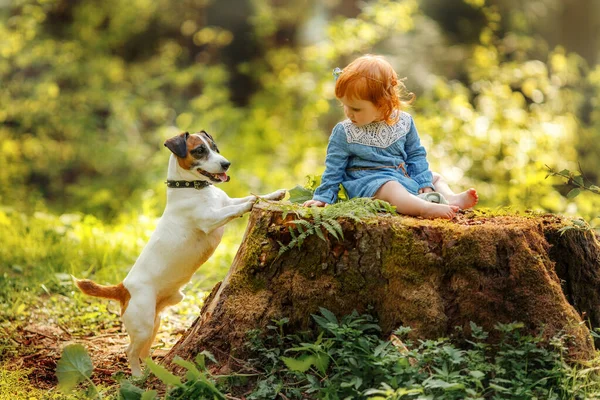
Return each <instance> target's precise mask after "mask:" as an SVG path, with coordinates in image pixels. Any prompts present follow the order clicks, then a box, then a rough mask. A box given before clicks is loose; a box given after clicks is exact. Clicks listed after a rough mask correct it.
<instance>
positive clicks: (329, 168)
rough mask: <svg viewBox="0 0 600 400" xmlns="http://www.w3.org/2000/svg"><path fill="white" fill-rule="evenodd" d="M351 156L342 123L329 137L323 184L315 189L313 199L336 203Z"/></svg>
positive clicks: (322, 178)
mask: <svg viewBox="0 0 600 400" xmlns="http://www.w3.org/2000/svg"><path fill="white" fill-rule="evenodd" d="M349 156H350V154H349V152H348V141H347V140H346V131H345V130H344V127H343V126H342V125H341V124H337V125H336V126H335V128H333V132H332V134H331V136H330V137H329V144H328V145H327V156H326V157H325V172H324V173H323V176H322V177H321V185H319V187H318V188H317V190H315V194H314V195H313V200H316V201H320V202H323V203H326V204H332V203H335V201H336V200H337V196H338V192H339V190H340V188H339V186H340V183H341V182H342V180H343V178H344V174H345V172H346V166H347V165H348V158H349Z"/></svg>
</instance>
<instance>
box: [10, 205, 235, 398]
mask: <svg viewBox="0 0 600 400" xmlns="http://www.w3.org/2000/svg"><path fill="white" fill-rule="evenodd" d="M151 201H152V200H151V199H149V200H148V203H146V204H144V206H143V207H142V208H141V209H142V212H141V213H129V214H124V215H121V216H119V217H118V218H116V219H115V220H114V221H113V222H110V223H107V222H103V221H101V220H99V219H97V218H96V217H94V216H92V215H83V214H63V215H54V214H51V213H48V212H39V211H38V212H34V213H32V214H29V215H27V214H24V213H20V212H17V211H15V210H13V209H10V208H4V209H0V243H2V245H1V246H0V374H1V375H0V376H1V377H2V381H0V385H8V386H7V387H10V388H11V391H10V392H6V391H5V390H4V389H3V388H2V387H0V393H2V394H3V393H13V394H11V396H10V398H11V400H14V399H21V398H24V399H29V398H53V397H51V396H58V397H55V398H64V396H63V397H60V396H61V395H60V394H59V393H58V392H56V391H54V392H52V395H46V394H45V395H44V396H46V397H44V396H41V397H40V396H38V394H37V393H38V392H39V390H38V389H36V388H35V387H33V386H31V384H30V383H29V381H28V380H27V379H26V378H25V377H26V376H27V375H28V371H27V370H15V367H14V363H13V361H14V360H18V359H20V358H22V357H26V356H31V355H33V354H35V353H36V352H38V351H40V347H41V346H43V344H37V345H36V344H33V343H32V344H30V345H25V346H24V345H23V340H21V339H22V337H21V336H22V335H23V330H24V329H28V327H30V326H32V325H35V326H37V325H46V326H51V327H53V328H54V330H55V331H56V332H57V333H56V334H60V333H61V331H62V332H64V333H65V336H68V337H69V338H75V339H80V338H87V337H93V336H94V335H98V334H99V333H105V332H117V331H118V332H120V331H121V327H120V324H121V323H120V320H119V309H118V305H117V304H116V303H114V302H110V301H105V300H102V299H96V298H92V297H88V296H85V295H83V294H81V293H80V292H79V291H78V290H77V289H76V288H75V286H74V285H73V283H72V280H71V275H73V276H76V277H79V278H90V279H94V280H95V281H97V282H98V283H102V284H116V283H118V282H120V281H121V280H122V279H123V278H124V277H125V275H126V274H127V272H128V270H129V269H130V267H131V265H133V263H134V262H135V260H136V258H137V256H138V255H139V253H140V252H141V250H142V248H143V246H144V245H145V244H146V242H147V240H148V238H149V236H150V235H151V233H152V232H153V230H154V228H155V225H156V222H157V218H158V214H157V212H155V211H153V210H155V209H158V207H156V205H155V204H152V203H150V202H151ZM245 223H246V222H245V220H237V221H234V222H233V223H232V224H230V226H228V228H227V230H226V233H225V236H224V238H223V241H222V243H221V245H220V246H219V248H218V249H217V251H216V252H215V254H214V255H213V257H212V258H211V259H210V260H209V261H208V262H207V263H206V264H205V265H204V266H203V267H202V268H201V269H200V270H199V271H198V272H197V273H196V275H194V278H193V280H192V282H190V284H188V285H187V286H186V288H185V294H186V297H185V299H184V301H182V302H181V303H180V304H178V305H177V306H175V307H172V308H171V309H169V311H168V312H167V313H166V314H165V316H164V318H163V322H162V324H161V331H160V333H159V336H158V338H157V342H156V343H155V344H156V345H155V346H154V347H155V348H159V349H160V348H161V347H162V348H169V347H171V346H172V345H173V344H174V342H175V340H176V339H177V333H179V332H181V331H182V330H184V329H185V328H187V327H189V326H190V325H191V323H192V321H193V320H194V319H195V318H196V316H197V315H198V313H199V311H200V308H201V307H202V304H203V299H204V297H205V296H206V294H207V292H208V291H210V289H211V288H212V287H213V286H214V284H215V283H217V282H218V281H219V280H221V279H222V278H223V277H224V276H225V274H226V272H227V270H228V268H229V266H230V265H231V261H232V259H233V257H234V255H235V251H237V246H238V244H239V243H240V241H241V237H242V235H243V232H244V229H245ZM115 372H116V371H115ZM16 381H18V382H19V383H18V384H16V383H15V382H16ZM42 392H44V393H45V392H47V391H42ZM55 392H56V393H55ZM48 396H50V397H48ZM3 398H5V397H1V396H0V400H1V399H3ZM69 398H71V397H69Z"/></svg>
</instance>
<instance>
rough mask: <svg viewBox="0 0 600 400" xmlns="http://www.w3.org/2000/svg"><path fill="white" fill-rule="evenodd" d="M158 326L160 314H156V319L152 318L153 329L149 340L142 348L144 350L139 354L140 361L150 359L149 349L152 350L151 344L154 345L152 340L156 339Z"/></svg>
mask: <svg viewBox="0 0 600 400" xmlns="http://www.w3.org/2000/svg"><path fill="white" fill-rule="evenodd" d="M159 326H160V314H156V317H155V318H154V329H152V336H151V337H150V339H148V341H147V342H146V345H145V346H144V348H143V349H142V351H141V353H140V358H141V359H142V360H145V359H146V358H148V357H150V349H151V348H152V343H154V338H155V337H156V334H157V333H158V328H159Z"/></svg>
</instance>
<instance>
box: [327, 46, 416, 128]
mask: <svg viewBox="0 0 600 400" xmlns="http://www.w3.org/2000/svg"><path fill="white" fill-rule="evenodd" d="M335 96H336V97H337V98H338V99H340V98H342V97H344V96H346V97H348V98H351V99H358V100H368V101H370V102H371V103H373V104H374V105H375V107H377V109H379V110H380V111H381V114H382V116H383V120H384V121H385V122H386V123H387V124H388V125H392V124H394V123H396V122H397V121H398V119H399V118H400V115H399V113H394V110H402V109H404V108H406V107H408V106H409V105H410V104H412V103H413V102H414V100H415V95H414V93H411V92H409V91H408V90H407V89H406V86H404V83H403V82H402V81H401V80H398V75H397V74H396V71H394V68H393V67H392V66H391V64H390V63H389V62H387V61H386V60H385V59H384V58H383V57H381V56H376V55H371V54H367V55H364V56H362V57H359V58H357V59H356V60H354V61H352V62H351V63H350V64H349V65H348V66H347V67H346V68H344V70H343V71H342V73H341V74H340V75H339V77H338V79H337V81H336V83H335Z"/></svg>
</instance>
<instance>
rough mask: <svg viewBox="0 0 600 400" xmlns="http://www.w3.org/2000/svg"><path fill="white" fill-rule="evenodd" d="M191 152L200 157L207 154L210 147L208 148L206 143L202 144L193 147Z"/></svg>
mask: <svg viewBox="0 0 600 400" xmlns="http://www.w3.org/2000/svg"><path fill="white" fill-rule="evenodd" d="M190 153H191V154H192V155H193V156H196V157H200V156H203V155H205V154H206V153H208V149H207V148H206V146H205V145H203V144H201V145H200V146H198V147H196V148H194V149H192V150H191V151H190Z"/></svg>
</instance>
